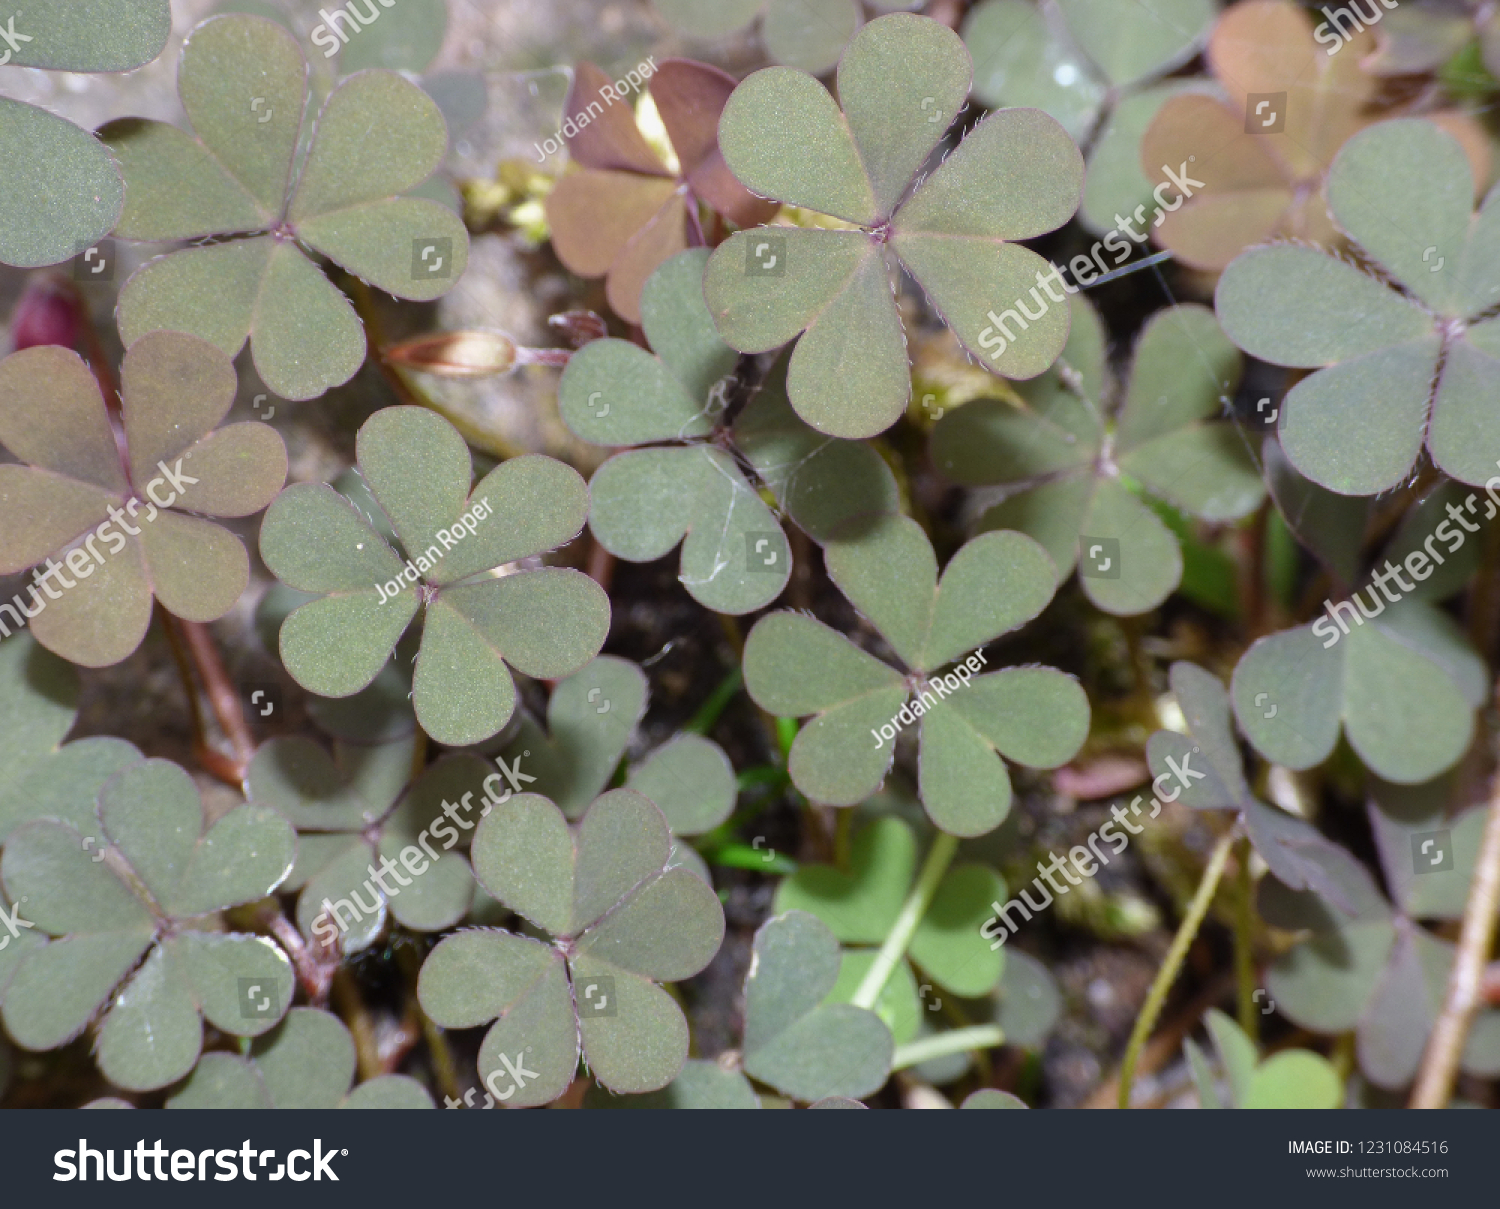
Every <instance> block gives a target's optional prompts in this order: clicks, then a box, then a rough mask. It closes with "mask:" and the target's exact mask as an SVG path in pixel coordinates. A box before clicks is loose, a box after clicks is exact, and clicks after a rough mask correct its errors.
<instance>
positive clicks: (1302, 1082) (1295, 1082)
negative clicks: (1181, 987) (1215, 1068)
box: [1183, 1008, 1344, 1108]
mask: <svg viewBox="0 0 1500 1209" xmlns="http://www.w3.org/2000/svg"><path fill="white" fill-rule="evenodd" d="M1204 1021H1205V1023H1206V1025H1207V1026H1208V1032H1209V1035H1210V1036H1211V1037H1212V1038H1213V1041H1214V1049H1215V1050H1216V1051H1217V1052H1218V1055H1219V1065H1220V1066H1221V1067H1222V1068H1223V1071H1224V1075H1225V1079H1226V1080H1227V1082H1228V1087H1229V1103H1228V1104H1227V1105H1226V1104H1224V1103H1222V1102H1221V1100H1220V1096H1219V1089H1218V1086H1217V1084H1216V1083H1215V1081H1214V1078H1213V1074H1212V1071H1211V1070H1210V1068H1209V1065H1208V1061H1207V1059H1205V1057H1204V1056H1203V1051H1202V1050H1200V1049H1199V1048H1198V1046H1197V1044H1196V1043H1194V1042H1193V1041H1192V1040H1187V1041H1185V1042H1183V1049H1184V1051H1185V1052H1186V1053H1187V1056H1188V1063H1189V1065H1190V1067H1191V1068H1192V1072H1193V1082H1194V1084H1195V1085H1196V1086H1197V1089H1198V1103H1199V1105H1200V1106H1201V1107H1203V1108H1226V1107H1228V1108H1338V1107H1339V1106H1340V1105H1341V1104H1342V1103H1343V1101H1344V1088H1343V1084H1342V1083H1341V1082H1340V1080H1339V1077H1338V1072H1337V1071H1335V1070H1334V1069H1333V1067H1332V1065H1330V1064H1329V1062H1328V1060H1327V1059H1326V1058H1324V1057H1323V1056H1322V1055H1321V1054H1314V1053H1312V1052H1310V1051H1309V1050H1301V1049H1293V1050H1283V1051H1281V1052H1280V1053H1278V1054H1274V1055H1272V1056H1271V1057H1270V1058H1268V1059H1266V1060H1265V1061H1264V1062H1262V1061H1261V1060H1260V1054H1259V1052H1258V1050H1257V1049H1256V1046H1255V1043H1254V1042H1253V1041H1251V1040H1250V1038H1249V1037H1248V1036H1246V1035H1245V1033H1244V1030H1242V1029H1241V1028H1240V1026H1239V1025H1238V1024H1236V1023H1235V1022H1234V1021H1233V1020H1231V1019H1230V1018H1229V1017H1228V1016H1226V1015H1225V1014H1224V1013H1223V1012H1221V1011H1219V1010H1218V1008H1210V1009H1209V1010H1208V1014H1207V1016H1205V1018H1204Z"/></svg>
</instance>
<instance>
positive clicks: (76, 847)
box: [0, 760, 296, 1091]
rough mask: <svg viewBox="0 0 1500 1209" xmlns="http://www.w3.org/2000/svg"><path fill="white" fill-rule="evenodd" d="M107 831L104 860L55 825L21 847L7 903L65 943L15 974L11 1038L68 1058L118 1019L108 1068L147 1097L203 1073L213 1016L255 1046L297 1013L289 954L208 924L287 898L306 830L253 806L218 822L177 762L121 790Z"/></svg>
mask: <svg viewBox="0 0 1500 1209" xmlns="http://www.w3.org/2000/svg"><path fill="white" fill-rule="evenodd" d="M97 826H98V828H99V840H100V842H101V845H102V846H103V847H104V851H103V853H102V856H103V858H104V859H103V861H101V860H100V859H99V856H100V855H101V854H99V853H95V854H94V855H93V856H91V855H90V848H91V847H99V846H101V845H86V844H85V839H86V838H88V837H85V836H83V835H81V834H80V833H79V831H78V830H77V829H76V828H75V827H73V826H71V825H69V824H68V823H62V822H57V821H54V820H51V819H41V820H37V821H35V822H30V823H26V824H23V825H22V826H20V827H18V828H16V829H15V830H14V831H13V832H11V834H10V837H9V839H8V840H7V841H6V844H5V851H4V855H3V858H0V880H3V882H4V885H5V892H6V895H7V896H8V897H9V899H10V900H11V901H12V902H14V903H16V904H17V906H18V907H20V908H22V910H23V916H24V917H25V918H27V919H30V920H31V922H32V923H33V924H34V925H35V928H36V930H37V931H38V932H39V933H43V934H45V935H46V936H47V937H49V938H50V939H49V940H48V942H47V943H46V944H45V945H42V946H38V947H36V948H35V949H33V950H32V951H31V952H29V953H28V954H27V955H26V958H25V960H24V961H22V962H21V964H20V966H19V968H18V969H16V970H15V971H14V973H13V975H12V976H11V979H10V985H9V987H8V988H7V989H6V990H5V997H4V1009H3V1012H4V1020H5V1027H6V1031H7V1032H8V1033H9V1034H10V1036H11V1037H12V1038H13V1039H14V1040H15V1041H16V1042H17V1043H19V1044H20V1045H22V1046H23V1047H25V1048H26V1049H32V1050H46V1049H55V1048H56V1047H57V1046H59V1045H63V1044H65V1043H66V1042H68V1041H70V1040H71V1039H72V1038H74V1037H76V1036H77V1035H78V1034H79V1033H80V1032H82V1031H83V1029H84V1028H85V1027H86V1026H87V1025H88V1024H89V1023H90V1022H91V1021H93V1020H95V1019H96V1018H98V1017H100V1015H101V1011H102V1018H100V1019H99V1020H98V1025H97V1057H98V1062H99V1068H100V1070H101V1071H103V1072H104V1074H105V1076H106V1077H107V1078H108V1079H109V1080H110V1081H111V1082H112V1083H114V1084H115V1085H117V1086H119V1087H124V1088H128V1089H130V1090H133V1091H146V1090H150V1089H152V1088H156V1087H163V1086H165V1085H166V1084H168V1083H171V1082H174V1081H175V1080H177V1079H179V1078H181V1077H182V1076H183V1075H185V1074H186V1073H187V1072H188V1071H189V1070H191V1069H192V1068H193V1066H194V1064H195V1063H196V1062H197V1060H198V1054H199V1051H200V1049H201V1048H202V1041H203V1021H204V1019H205V1018H206V1019H207V1020H208V1021H209V1023H210V1024H212V1025H213V1026H214V1027H215V1028H217V1029H219V1030H220V1031H222V1032H227V1033H232V1034H234V1035H236V1036H242V1037H250V1036H257V1035H259V1034H260V1033H263V1032H265V1031H266V1030H267V1029H270V1028H271V1027H273V1026H274V1025H275V1024H276V1022H277V1021H278V1020H280V1019H281V1017H282V1016H283V1014H284V1013H285V1012H286V1009H287V1007H288V1005H289V1003H290V1001H291V996H292V991H293V977H292V967H291V963H290V962H289V961H288V960H287V958H286V956H285V954H283V953H282V951H281V950H280V949H279V948H277V947H276V945H275V944H273V943H272V942H271V941H270V940H268V939H267V938H266V937H263V936H249V935H239V934H235V933H227V932H219V931H197V930H194V924H193V923H192V921H195V920H198V919H200V917H205V916H212V915H214V914H215V913H216V912H219V911H222V910H225V909H226V908H229V907H233V906H237V905H239V904H241V903H247V902H254V901H255V900H257V899H260V898H264V897H265V896H266V895H267V894H269V893H271V891H273V890H274V889H275V888H276V887H277V886H279V885H280V884H281V883H282V882H283V881H284V880H285V879H286V877H287V875H288V874H289V873H290V872H291V869H292V863H293V857H294V855H295V851H296V834H295V832H293V830H292V828H291V826H290V824H288V823H287V822H286V821H285V820H284V819H282V818H281V816H280V815H278V814H277V813H276V812H275V811H273V810H270V809H268V808H266V807H264V806H256V805H251V804H245V805H242V806H238V807H236V808H234V809H232V810H231V811H229V813H228V814H225V815H223V816H222V817H221V818H219V819H218V821H217V822H214V823H212V824H210V823H209V820H208V816H207V815H206V813H205V812H204V809H203V804H202V802H201V801H200V800H199V797H198V791H197V789H196V788H195V787H194V785H193V783H192V781H191V779H190V778H189V777H188V775H187V774H186V773H185V772H183V771H182V769H180V768H179V767H177V765H175V764H172V763H170V762H168V761H166V760H144V761H141V762H139V763H136V764H133V765H131V766H130V767H128V768H126V769H124V770H123V771H121V772H120V773H118V774H117V775H116V776H115V777H114V778H112V779H111V780H110V781H108V782H107V783H106V784H105V786H104V788H103V790H102V791H101V793H100V795H99V800H98V815H97ZM198 926H202V925H201V924H199V925H198ZM106 1003H108V1004H109V1006H108V1008H107V1009H106V1008H105V1005H106Z"/></svg>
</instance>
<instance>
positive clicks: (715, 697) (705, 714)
mask: <svg viewBox="0 0 1500 1209" xmlns="http://www.w3.org/2000/svg"><path fill="white" fill-rule="evenodd" d="M744 683H745V676H744V673H742V672H741V671H740V669H739V668H738V667H736V668H735V669H734V670H732V671H731V672H730V673H729V675H727V676H725V677H724V679H723V680H721V681H719V685H718V687H717V688H715V689H714V691H713V692H712V693H710V694H709V697H708V700H707V701H705V702H704V703H703V704H702V705H701V706H700V707H699V708H698V712H697V713H696V714H694V715H693V717H692V719H691V720H690V721H689V722H688V724H687V725H686V726H684V727H683V728H682V729H683V730H684V731H685V732H686V733H688V734H693V735H706V734H708V732H709V731H711V730H713V728H714V726H715V725H716V724H717V723H718V721H719V715H720V714H722V713H723V712H724V708H725V707H726V706H727V705H728V704H729V703H730V701H732V700H733V699H734V695H735V693H737V692H739V691H740V689H741V688H742V687H743V686H744Z"/></svg>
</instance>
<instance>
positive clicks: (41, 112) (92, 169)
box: [0, 27, 125, 269]
mask: <svg viewBox="0 0 1500 1209" xmlns="http://www.w3.org/2000/svg"><path fill="white" fill-rule="evenodd" d="M23 28H24V27H23ZM0 158H3V159H4V161H5V164H6V171H5V179H4V180H0V264H9V265H15V266H16V267H17V268H22V269H32V268H38V267H40V266H42V265H49V264H57V263H59V262H60V261H64V260H68V259H70V258H71V257H73V256H76V255H77V254H78V251H79V249H80V248H85V247H87V246H88V245H90V244H92V243H95V242H97V241H98V240H99V239H100V238H101V237H102V236H104V235H106V234H108V233H109V231H110V230H111V229H112V228H113V227H114V225H115V224H116V223H117V222H118V221H119V219H120V211H121V209H122V207H123V206H124V204H125V187H124V185H123V184H122V182H121V180H120V170H119V169H118V168H117V167H115V164H114V161H113V160H112V159H111V158H110V154H109V151H108V149H107V148H105V147H104V146H102V145H101V144H100V143H99V142H98V141H97V140H96V139H95V138H94V137H93V136H92V135H90V134H89V133H88V132H87V131H86V130H80V129H79V128H78V127H77V126H75V125H73V123H72V122H69V121H66V120H64V119H63V118H60V117H58V116H57V115H56V114H52V113H48V112H47V111H46V110H45V109H42V108H40V107H38V106H36V105H28V104H26V103H25V102H24V101H16V100H12V99H10V98H9V97H0Z"/></svg>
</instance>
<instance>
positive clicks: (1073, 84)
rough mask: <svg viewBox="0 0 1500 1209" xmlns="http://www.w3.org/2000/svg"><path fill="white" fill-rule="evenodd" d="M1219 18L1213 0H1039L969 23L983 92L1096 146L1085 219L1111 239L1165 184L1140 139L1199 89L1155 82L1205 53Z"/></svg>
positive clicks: (1001, 3)
mask: <svg viewBox="0 0 1500 1209" xmlns="http://www.w3.org/2000/svg"><path fill="white" fill-rule="evenodd" d="M1214 16H1215V11H1214V4H1213V2H1212V0H1152V2H1151V3H1147V4H1139V5H1131V6H1130V7H1128V8H1124V9H1120V8H1117V7H1114V6H1109V5H1107V4H1105V3H1101V0H1061V2H1060V3H1058V4H1057V6H1056V8H1055V9H1054V10H1052V11H1051V12H1048V11H1044V9H1043V8H1042V7H1040V6H1038V5H1036V4H1033V3H1032V2H1031V0H985V2H984V3H982V4H979V5H976V6H975V7H974V8H972V9H970V10H969V13H968V14H967V16H965V18H964V24H963V38H964V43H965V44H966V45H967V46H968V48H969V53H970V54H972V55H973V56H974V95H975V96H976V97H977V98H978V99H979V100H981V101H982V102H983V103H984V104H986V105H988V106H990V107H991V108H1000V107H1002V106H1007V105H1033V106H1035V107H1036V108H1038V109H1042V110H1045V111H1046V112H1047V113H1050V114H1051V115H1052V116H1053V117H1054V118H1056V119H1057V120H1058V121H1059V122H1060V123H1062V126H1063V128H1064V129H1065V130H1066V131H1067V132H1068V134H1069V135H1070V136H1071V137H1072V138H1073V139H1075V140H1076V141H1078V142H1079V143H1085V142H1089V143H1092V147H1091V150H1090V154H1089V161H1088V177H1087V183H1086V184H1085V186H1084V196H1083V208H1082V210H1081V212H1080V218H1081V219H1082V221H1083V223H1084V225H1085V226H1087V227H1088V228H1089V229H1090V230H1092V231H1095V232H1096V233H1098V234H1101V235H1102V234H1105V233H1106V232H1109V231H1114V230H1116V229H1117V220H1116V219H1115V218H1114V217H1113V216H1114V215H1115V214H1121V213H1123V214H1130V213H1132V211H1133V210H1134V209H1135V208H1136V206H1137V204H1138V203H1139V204H1141V205H1142V206H1144V207H1148V208H1149V207H1150V205H1151V204H1152V201H1151V190H1152V187H1153V185H1155V184H1156V183H1157V180H1156V179H1155V178H1148V177H1147V176H1146V175H1145V174H1144V173H1143V172H1142V171H1141V167H1140V141H1141V135H1142V134H1143V133H1144V132H1145V130H1146V127H1147V126H1148V125H1150V123H1151V119H1152V118H1153V117H1155V115H1156V112H1157V111H1158V110H1159V109H1160V108H1161V107H1162V105H1163V104H1164V103H1165V102H1166V101H1167V99H1168V98H1170V97H1172V96H1174V95H1176V94H1177V93H1179V92H1182V91H1184V89H1185V88H1187V87H1190V85H1185V84H1184V83H1182V82H1174V83H1172V84H1169V85H1164V86H1161V87H1157V88H1149V87H1147V85H1149V84H1150V83H1151V82H1152V81H1153V80H1156V79H1157V78H1159V77H1160V76H1162V75H1164V74H1166V73H1167V72H1169V71H1171V70H1172V69H1173V68H1175V67H1178V66H1180V65H1181V64H1182V63H1184V62H1185V61H1186V60H1188V59H1190V58H1192V57H1193V56H1194V55H1195V54H1196V53H1197V51H1198V48H1199V46H1200V45H1201V44H1202V42H1203V41H1204V39H1205V38H1206V37H1207V35H1208V30H1209V27H1210V26H1211V24H1212V23H1213V20H1214ZM1091 136H1092V137H1091Z"/></svg>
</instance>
